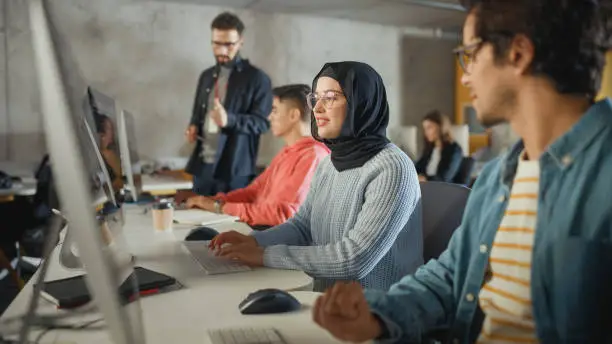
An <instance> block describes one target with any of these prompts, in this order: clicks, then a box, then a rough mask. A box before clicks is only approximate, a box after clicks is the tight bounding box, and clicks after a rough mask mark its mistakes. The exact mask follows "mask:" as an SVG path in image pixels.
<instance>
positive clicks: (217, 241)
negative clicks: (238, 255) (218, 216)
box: [208, 231, 259, 250]
mask: <svg viewBox="0 0 612 344" xmlns="http://www.w3.org/2000/svg"><path fill="white" fill-rule="evenodd" d="M224 244H230V245H243V244H244V245H250V246H259V245H258V244H257V240H255V238H253V237H252V236H249V235H244V234H241V233H238V232H236V231H229V232H223V233H221V234H219V235H217V236H216V237H214V238H213V239H212V240H211V241H210V243H209V245H208V246H209V247H210V249H211V250H216V249H218V248H221V246H222V245H224Z"/></svg>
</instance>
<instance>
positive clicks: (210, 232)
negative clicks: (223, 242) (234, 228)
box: [185, 227, 219, 241]
mask: <svg viewBox="0 0 612 344" xmlns="http://www.w3.org/2000/svg"><path fill="white" fill-rule="evenodd" d="M217 235H219V232H217V231H216V230H214V229H212V228H209V227H196V228H194V229H192V230H191V232H189V234H187V236H186V237H185V241H210V240H212V239H213V238H214V237H216V236H217Z"/></svg>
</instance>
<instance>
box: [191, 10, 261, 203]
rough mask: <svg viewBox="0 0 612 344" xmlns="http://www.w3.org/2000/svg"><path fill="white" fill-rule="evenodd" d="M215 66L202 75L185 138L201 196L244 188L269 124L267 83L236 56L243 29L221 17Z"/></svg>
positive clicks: (231, 16)
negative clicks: (189, 144)
mask: <svg viewBox="0 0 612 344" xmlns="http://www.w3.org/2000/svg"><path fill="white" fill-rule="evenodd" d="M211 29H212V40H211V44H212V49H213V53H214V55H215V60H216V64H215V66H213V67H210V68H208V69H206V70H205V71H204V72H202V74H201V75H200V78H199V81H198V87H197V90H196V95H195V102H194V105H193V114H192V116H191V121H190V123H189V127H188V128H187V130H186V132H185V136H186V137H187V140H188V141H189V142H190V143H194V142H195V143H196V146H195V149H194V151H193V153H192V154H191V158H190V159H189V162H188V164H187V167H186V171H187V172H188V173H190V174H191V175H193V191H194V192H195V193H197V194H200V195H204V196H211V195H215V194H217V193H218V192H229V191H232V190H235V189H239V188H243V187H245V186H247V185H248V184H249V182H250V181H251V179H252V178H253V177H254V175H255V163H256V160H257V152H258V150H259V137H260V135H261V134H263V133H265V132H266V131H267V130H268V129H269V126H270V124H269V123H268V120H267V116H268V114H269V113H270V111H271V108H272V86H271V82H270V78H269V77H268V76H267V75H266V74H265V73H264V72H263V71H262V70H260V69H258V68H256V67H255V66H253V65H251V64H250V63H249V61H248V60H247V59H243V58H242V57H240V48H241V47H242V44H243V37H242V33H243V31H244V24H243V23H242V21H241V20H240V18H238V17H237V16H236V15H234V14H232V13H229V12H224V13H221V14H220V15H218V16H217V17H216V18H215V19H214V20H213V21H212V24H211Z"/></svg>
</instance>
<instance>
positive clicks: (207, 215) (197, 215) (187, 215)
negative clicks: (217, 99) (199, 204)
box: [174, 209, 239, 226]
mask: <svg viewBox="0 0 612 344" xmlns="http://www.w3.org/2000/svg"><path fill="white" fill-rule="evenodd" d="M238 220H239V218H238V217H236V216H230V215H225V214H215V213H212V212H210V211H206V210H200V209H187V210H176V211H174V222H175V223H180V224H184V225H192V226H208V225H214V224H217V223H222V222H235V221H238Z"/></svg>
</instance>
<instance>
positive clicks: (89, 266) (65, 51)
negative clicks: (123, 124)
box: [29, 0, 144, 344]
mask: <svg viewBox="0 0 612 344" xmlns="http://www.w3.org/2000/svg"><path fill="white" fill-rule="evenodd" d="M51 3H52V1H51V0H29V11H30V26H31V34H32V43H33V47H34V56H35V66H36V70H37V76H38V83H39V90H40V95H41V105H42V109H43V111H42V113H43V120H44V127H45V136H46V140H47V146H48V148H49V151H50V155H51V159H52V160H53V164H52V168H53V172H54V176H55V180H56V182H57V190H58V193H59V196H60V199H61V203H62V205H63V207H62V208H63V210H64V213H65V215H66V217H67V218H68V221H69V223H70V224H69V226H71V227H73V228H76V229H77V230H73V231H72V232H71V233H72V234H73V235H74V237H75V239H76V241H77V244H78V247H79V251H80V253H81V259H82V261H83V263H84V265H85V267H86V272H87V274H86V281H87V284H88V287H89V289H90V290H91V291H92V295H93V297H94V302H95V303H96V305H97V306H98V308H99V309H100V311H101V313H102V315H103V316H104V320H105V323H106V325H107V326H108V329H109V331H110V335H111V338H112V340H113V341H114V342H115V343H117V344H128V343H143V342H144V334H143V330H142V323H141V320H140V319H141V318H140V317H141V314H140V310H139V309H138V311H137V312H136V313H135V315H134V314H132V315H130V313H131V312H134V310H135V307H138V306H139V305H138V304H137V303H136V305H134V303H132V304H131V305H133V306H131V307H130V308H131V309H130V310H127V309H126V308H127V307H125V308H124V307H122V304H121V301H120V297H119V294H118V292H117V286H119V285H120V282H121V281H119V276H118V275H119V274H120V273H119V271H118V267H117V264H116V263H115V262H114V260H113V259H109V256H108V255H106V254H105V253H104V250H103V244H102V239H101V233H100V231H99V228H98V226H97V225H96V221H95V218H94V211H93V209H92V206H91V204H92V200H93V199H94V198H93V197H95V195H96V194H99V192H96V193H94V194H93V195H92V192H91V191H92V175H93V174H96V173H95V172H97V170H95V169H94V168H93V167H92V166H93V164H92V163H91V160H92V159H91V156H92V155H90V154H88V152H87V150H88V148H87V147H90V145H84V144H82V143H81V142H80V141H81V140H82V138H81V133H82V130H83V128H85V129H86V128H87V125H85V123H86V121H85V120H84V115H83V111H84V109H83V106H82V104H83V103H82V101H83V98H84V97H85V96H86V94H85V93H86V86H85V84H84V82H83V80H82V78H81V77H80V73H79V72H78V69H77V64H76V63H75V62H74V60H73V59H72V58H71V57H72V55H71V54H70V47H69V46H68V44H67V43H66V42H65V41H64V40H63V37H62V36H61V35H59V32H58V26H57V25H58V23H59V22H60V21H59V20H58V18H59V16H58V15H57V14H58V13H57V12H56V11H54V9H53V7H52V6H51ZM94 150H95V149H94ZM94 156H95V155H94ZM95 160H96V159H95V158H94V161H95ZM102 168H103V167H102ZM93 185H94V187H98V189H97V190H98V191H99V190H100V189H101V188H100V187H99V185H95V183H93Z"/></svg>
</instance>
